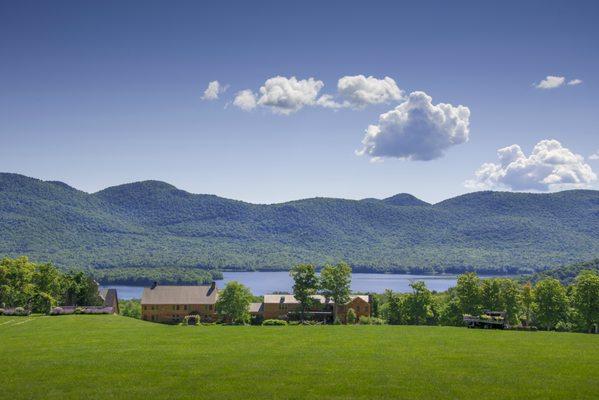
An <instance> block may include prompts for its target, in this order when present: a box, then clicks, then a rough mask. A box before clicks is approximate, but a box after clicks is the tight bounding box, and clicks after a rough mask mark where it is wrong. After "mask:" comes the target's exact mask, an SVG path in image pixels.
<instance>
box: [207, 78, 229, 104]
mask: <svg viewBox="0 0 599 400" xmlns="http://www.w3.org/2000/svg"><path fill="white" fill-rule="evenodd" d="M225 90H227V86H223V85H221V84H220V83H219V82H218V81H212V82H210V83H208V87H207V88H206V90H204V95H203V96H202V100H216V99H218V95H219V94H220V93H224V92H225Z"/></svg>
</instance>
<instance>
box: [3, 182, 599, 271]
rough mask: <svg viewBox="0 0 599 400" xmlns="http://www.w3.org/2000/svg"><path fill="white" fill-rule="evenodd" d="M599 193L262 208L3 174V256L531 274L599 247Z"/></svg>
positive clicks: (316, 201) (145, 185)
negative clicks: (89, 189) (94, 189)
mask: <svg viewBox="0 0 599 400" xmlns="http://www.w3.org/2000/svg"><path fill="white" fill-rule="evenodd" d="M597 226H599V192H598V191H590V190H573V191H565V192H559V193H552V194H526V193H504V192H477V193H471V194H466V195H463V196H459V197H456V198H453V199H449V200H446V201H443V202H441V203H437V204H434V205H430V204H428V203H425V202H423V201H420V200H418V199H416V198H415V197H413V196H411V195H408V194H400V195H396V196H393V197H390V198H388V199H383V200H377V199H364V200H359V201H355V200H343V199H331V198H313V199H305V200H298V201H292V202H287V203H281V204H272V205H256V204H249V203H244V202H241V201H235V200H229V199H224V198H220V197H217V196H213V195H200V194H191V193H187V192H185V191H182V190H178V189H177V188H175V187H174V186H172V185H169V184H166V183H163V182H157V181H145V182H136V183H131V184H126V185H120V186H115V187H110V188H107V189H105V190H102V191H100V192H98V193H94V194H87V193H84V192H81V191H78V190H76V189H74V188H71V187H69V186H68V185H66V184H64V183H60V182H44V181H41V180H37V179H33V178H28V177H25V176H22V175H16V174H0V256H1V255H5V256H18V255H28V256H30V258H31V259H33V260H35V261H52V262H54V263H56V264H58V265H60V266H78V267H90V268H113V267H119V268H128V267H137V268H139V267H141V268H148V267H155V266H160V267H179V268H184V267H187V268H198V267H199V268H201V269H223V268H227V269H237V270H248V269H285V268H289V267H290V266H291V265H293V264H295V263H298V262H311V263H316V264H319V265H320V264H324V263H326V262H336V261H338V260H346V261H347V262H349V263H350V264H352V265H353V267H354V271H381V272H382V271H395V272H423V271H424V272H432V271H436V272H442V271H445V272H460V271H464V270H469V269H474V270H477V271H479V272H530V271H532V270H540V269H545V268H549V267H554V266H558V265H564V264H570V263H574V262H580V261H585V260H589V259H593V258H594V257H596V256H597V255H598V254H599V230H598V229H597Z"/></svg>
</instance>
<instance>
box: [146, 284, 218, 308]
mask: <svg viewBox="0 0 599 400" xmlns="http://www.w3.org/2000/svg"><path fill="white" fill-rule="evenodd" d="M217 298H218V289H216V288H213V287H212V286H211V285H199V286H162V285H158V286H156V287H155V288H154V289H152V288H144V291H143V294H142V295H141V304H157V305H158V304H214V303H216V300H217Z"/></svg>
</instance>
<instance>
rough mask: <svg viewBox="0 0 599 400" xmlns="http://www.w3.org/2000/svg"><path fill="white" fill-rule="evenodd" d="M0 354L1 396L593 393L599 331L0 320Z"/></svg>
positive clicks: (598, 376) (598, 377) (598, 388)
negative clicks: (593, 333) (184, 324)
mask: <svg viewBox="0 0 599 400" xmlns="http://www.w3.org/2000/svg"><path fill="white" fill-rule="evenodd" d="M29 319H31V321H29ZM24 321H27V322H24ZM0 355H2V365H3V367H4V368H3V372H2V374H0V388H2V389H1V391H0V393H1V395H0V397H3V398H7V399H9V398H10V399H35V398H39V399H41V398H44V399H71V398H72V399H75V398H85V399H87V400H89V399H107V398H127V399H137V398H139V399H142V398H144V399H146V398H206V399H210V398H218V399H229V398H245V399H247V398H319V399H323V398H336V399H346V398H361V399H374V398H379V399H385V398H406V399H416V398H422V399H441V398H443V399H445V398H502V399H507V398H543V399H549V398H554V399H558V398H593V397H594V396H596V394H597V393H598V392H599V364H597V362H596V360H597V359H599V336H591V335H582V334H568V333H543V332H536V333H528V332H512V331H505V332H501V331H482V330H467V329H464V328H449V327H405V326H401V327H395V326H354V327H348V326H329V327H223V326H214V327H198V328H192V327H179V326H166V325H159V324H152V323H148V322H143V321H138V320H133V319H128V318H125V317H117V316H66V317H33V318H28V319H25V318H21V319H15V318H8V317H0Z"/></svg>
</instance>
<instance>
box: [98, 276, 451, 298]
mask: <svg viewBox="0 0 599 400" xmlns="http://www.w3.org/2000/svg"><path fill="white" fill-rule="evenodd" d="M223 278H224V279H223V280H219V281H217V286H218V287H219V288H222V287H224V286H225V284H226V283H227V282H229V281H238V282H240V283H242V284H244V285H245V286H247V287H249V288H250V289H251V291H252V293H253V294H255V295H258V296H261V295H264V294H268V293H273V292H291V290H292V289H291V286H292V285H293V281H292V280H291V277H290V276H289V272H288V271H280V272H223ZM456 280H457V276H455V275H405V274H358V273H355V274H352V285H351V289H352V292H374V293H382V292H384V291H385V289H391V290H393V291H394V292H402V293H406V292H409V291H410V286H409V285H410V283H411V282H414V281H424V283H426V286H427V287H428V288H429V289H430V290H436V291H438V292H441V291H445V290H447V289H448V288H450V287H452V286H455V284H456ZM102 288H115V289H117V292H118V296H119V298H121V299H124V300H128V299H139V298H141V294H142V292H143V287H141V286H123V285H106V286H102Z"/></svg>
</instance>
